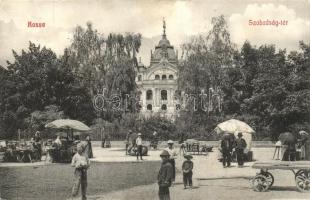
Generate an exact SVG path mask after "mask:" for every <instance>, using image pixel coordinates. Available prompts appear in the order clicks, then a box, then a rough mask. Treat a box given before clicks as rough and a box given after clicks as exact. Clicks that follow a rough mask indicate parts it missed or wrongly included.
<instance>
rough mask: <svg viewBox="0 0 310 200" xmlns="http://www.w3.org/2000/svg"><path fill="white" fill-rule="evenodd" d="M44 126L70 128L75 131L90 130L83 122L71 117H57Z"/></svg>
mask: <svg viewBox="0 0 310 200" xmlns="http://www.w3.org/2000/svg"><path fill="white" fill-rule="evenodd" d="M45 128H57V129H72V130H77V131H90V130H91V129H90V128H89V127H88V126H87V125H85V124H84V123H82V122H80V121H77V120H72V119H57V120H55V121H52V122H50V123H48V124H46V125H45Z"/></svg>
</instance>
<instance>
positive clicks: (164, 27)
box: [163, 18, 166, 38]
mask: <svg viewBox="0 0 310 200" xmlns="http://www.w3.org/2000/svg"><path fill="white" fill-rule="evenodd" d="M163 29H164V34H163V37H164V38H166V21H165V18H163Z"/></svg>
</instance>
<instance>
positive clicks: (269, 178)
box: [261, 172, 274, 187]
mask: <svg viewBox="0 0 310 200" xmlns="http://www.w3.org/2000/svg"><path fill="white" fill-rule="evenodd" d="M261 174H262V175H264V176H265V177H266V178H267V181H268V184H269V187H271V186H272V185H273V183H274V177H273V175H272V174H271V173H270V172H261Z"/></svg>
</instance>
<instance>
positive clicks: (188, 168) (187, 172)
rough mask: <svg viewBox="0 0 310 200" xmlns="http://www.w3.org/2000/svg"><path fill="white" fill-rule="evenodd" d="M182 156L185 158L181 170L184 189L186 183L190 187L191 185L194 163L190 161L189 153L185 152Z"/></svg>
mask: <svg viewBox="0 0 310 200" xmlns="http://www.w3.org/2000/svg"><path fill="white" fill-rule="evenodd" d="M184 158H185V159H186V160H185V161H184V162H183V164H182V171H183V184H184V189H186V186H187V185H188V186H189V187H190V188H192V186H193V181H192V177H193V167H194V163H193V161H191V159H192V158H193V156H192V155H190V154H185V155H184Z"/></svg>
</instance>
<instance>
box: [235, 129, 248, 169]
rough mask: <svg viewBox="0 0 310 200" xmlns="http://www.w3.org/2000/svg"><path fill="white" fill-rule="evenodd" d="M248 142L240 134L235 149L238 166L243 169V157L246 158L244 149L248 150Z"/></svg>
mask: <svg viewBox="0 0 310 200" xmlns="http://www.w3.org/2000/svg"><path fill="white" fill-rule="evenodd" d="M246 145H247V144H246V141H245V140H244V139H243V138H242V133H241V132H239V133H238V138H237V139H236V144H235V146H236V147H235V149H236V153H237V162H238V166H239V167H242V166H243V163H244V161H243V157H244V149H245V148H246Z"/></svg>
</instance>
